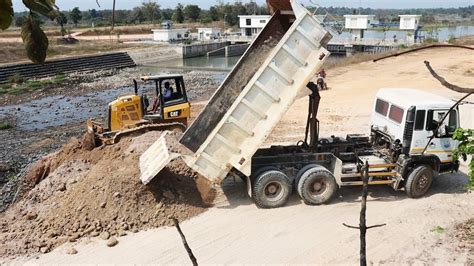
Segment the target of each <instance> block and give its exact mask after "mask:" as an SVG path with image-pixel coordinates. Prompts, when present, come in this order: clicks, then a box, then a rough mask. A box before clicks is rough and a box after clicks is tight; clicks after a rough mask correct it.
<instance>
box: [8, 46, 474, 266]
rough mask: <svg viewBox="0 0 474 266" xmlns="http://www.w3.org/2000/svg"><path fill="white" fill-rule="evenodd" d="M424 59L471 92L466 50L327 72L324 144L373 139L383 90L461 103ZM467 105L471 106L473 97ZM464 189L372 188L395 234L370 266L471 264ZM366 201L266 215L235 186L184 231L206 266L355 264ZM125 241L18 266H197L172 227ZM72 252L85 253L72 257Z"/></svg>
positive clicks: (444, 183) (373, 247)
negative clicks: (349, 137)
mask: <svg viewBox="0 0 474 266" xmlns="http://www.w3.org/2000/svg"><path fill="white" fill-rule="evenodd" d="M424 60H429V61H430V62H431V63H432V66H433V67H434V68H435V69H436V70H437V71H438V72H439V74H441V75H442V76H444V77H446V78H447V79H448V80H449V81H452V82H455V83H456V84H458V85H460V86H469V87H472V81H473V77H474V76H473V74H472V73H473V72H474V64H473V63H472V62H474V53H472V52H471V51H464V50H459V49H456V50H454V49H443V50H441V49H437V50H429V51H424V52H419V53H416V54H411V55H406V56H403V57H399V58H392V59H387V60H384V61H380V62H377V63H372V62H367V63H362V64H358V65H352V66H348V67H341V68H337V69H334V70H332V71H331V72H330V73H328V74H329V78H328V84H329V87H330V90H329V91H323V92H322V102H321V107H320V111H319V114H320V121H321V131H322V135H332V134H335V135H342V134H345V133H348V132H350V133H367V132H368V129H369V122H370V120H369V119H370V111H371V108H372V104H373V99H374V95H375V93H376V91H377V89H379V88H381V87H412V88H418V89H422V90H428V91H431V92H433V93H437V94H441V95H445V96H447V97H450V98H454V99H457V98H460V97H461V95H460V94H457V93H454V92H450V91H448V90H447V89H444V88H443V87H442V86H441V85H440V84H438V83H437V81H436V80H434V79H433V78H432V77H431V76H430V74H429V73H428V71H427V70H426V68H425V66H424V64H423V61H424ZM468 100H469V101H471V102H473V101H474V97H471V98H470V99H468ZM306 109H307V100H306V99H302V100H299V101H297V102H296V103H295V104H294V105H293V106H292V108H291V110H290V111H289V113H288V115H287V116H286V117H285V118H284V119H283V120H282V121H281V123H280V124H279V125H278V126H277V127H276V129H275V130H274V132H273V134H272V135H271V136H270V138H269V140H268V141H267V143H275V142H281V143H284V142H295V141H297V140H298V139H300V138H302V137H303V132H304V124H305V117H306ZM473 115H474V108H473V107H472V105H464V106H462V110H461V120H462V121H463V122H462V126H464V127H471V128H472V127H473V123H474V119H473V117H474V116H473ZM464 170H465V167H464ZM465 184H466V175H465V174H462V173H459V174H450V175H444V176H438V177H436V178H435V181H434V183H433V186H432V189H431V190H430V192H429V193H428V195H427V196H426V197H424V198H421V199H409V198H407V197H406V196H405V194H404V192H402V191H399V192H395V191H393V190H391V189H390V188H388V187H385V186H377V187H372V188H371V189H370V198H369V202H368V214H367V215H368V223H369V224H379V223H387V225H386V226H385V227H383V228H377V229H372V230H370V231H369V232H368V239H367V244H368V248H367V255H368V262H369V263H388V264H400V263H404V264H405V263H409V264H412V263H419V264H421V263H423V264H435V263H436V264H446V263H458V264H461V263H469V262H468V261H467V258H468V254H469V249H468V248H466V247H465V246H464V247H463V246H461V245H460V242H459V240H457V238H456V237H454V235H455V234H456V233H457V231H456V230H457V229H456V228H457V225H458V224H460V223H463V222H465V221H466V220H468V219H469V218H472V217H473V216H474V194H473V193H470V194H467V193H465V190H464V185H465ZM359 194H360V188H344V189H341V190H340V197H338V198H337V199H335V200H334V201H333V202H332V203H331V204H329V205H324V206H318V207H314V206H307V205H304V204H303V203H301V202H300V200H299V199H298V198H297V197H295V196H293V197H292V199H291V201H290V203H289V204H288V205H287V206H286V207H283V208H278V209H270V210H262V209H258V208H257V207H256V206H255V205H254V204H253V202H252V201H251V200H250V199H249V198H248V197H247V196H246V194H245V192H244V186H243V184H242V183H241V182H240V181H234V180H232V179H229V180H227V182H225V183H224V184H223V188H222V191H221V195H220V196H218V202H217V204H216V206H215V207H214V208H212V209H210V210H209V211H207V212H205V213H203V214H201V215H200V216H198V217H196V218H193V219H191V220H188V221H186V222H184V223H182V229H183V231H184V233H185V234H186V236H187V239H188V242H189V245H190V246H191V248H192V249H193V251H194V253H195V255H196V257H197V259H198V261H199V262H200V263H258V264H259V263H331V264H335V263H346V264H347V263H351V264H355V263H357V262H358V252H359V240H358V231H356V230H353V229H348V228H346V227H344V226H342V223H343V222H345V223H348V224H354V225H356V224H357V223H358V215H359V209H360V201H359V196H358V195H359ZM436 228H442V229H443V230H436ZM119 240H120V244H119V245H118V246H116V247H114V248H109V247H107V246H106V244H105V242H104V241H102V240H99V239H97V238H91V239H89V240H83V241H81V242H79V243H68V244H66V245H65V246H62V247H59V248H57V249H56V250H54V251H53V252H51V253H48V254H45V255H40V256H37V257H34V258H31V257H30V258H20V259H18V260H17V261H16V262H28V263H32V264H36V263H48V264H53V263H189V259H188V257H187V255H186V252H185V250H184V248H183V246H182V244H181V240H180V238H179V235H178V233H177V232H176V230H175V229H174V228H159V229H153V230H148V231H142V232H139V233H137V234H133V235H128V236H124V237H120V238H119ZM71 245H74V247H75V249H76V250H77V251H78V253H77V254H75V255H68V254H66V250H67V249H68V247H69V246H71ZM131 251H133V252H131ZM471 255H472V254H471Z"/></svg>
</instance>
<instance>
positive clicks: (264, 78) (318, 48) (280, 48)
mask: <svg viewBox="0 0 474 266" xmlns="http://www.w3.org/2000/svg"><path fill="white" fill-rule="evenodd" d="M292 9H293V12H288V11H285V12H279V11H276V12H275V13H274V15H273V16H272V18H271V20H270V21H269V23H268V24H267V25H266V26H265V28H264V29H263V30H262V31H261V33H260V34H259V35H258V37H257V38H256V39H255V40H254V41H253V43H252V44H251V45H250V47H249V48H248V50H247V51H246V52H245V54H244V55H243V56H242V58H241V59H240V60H239V62H238V63H237V64H236V66H235V67H234V69H233V70H232V71H231V72H230V73H229V75H228V76H227V77H226V79H225V80H224V82H223V83H222V84H221V86H220V87H219V88H218V90H217V91H216V92H215V94H214V95H213V96H212V98H211V99H210V101H209V103H208V104H207V105H206V107H205V108H204V110H203V111H202V112H201V113H200V115H199V116H198V117H197V118H196V120H195V121H194V122H193V124H192V125H191V126H190V127H189V128H188V129H187V130H186V132H185V133H184V135H183V136H182V138H181V140H180V143H181V144H182V145H184V146H185V147H186V148H188V149H189V150H190V151H191V152H192V154H188V155H183V159H184V161H185V162H186V164H187V165H188V166H189V167H191V168H192V169H194V170H195V171H197V172H198V173H199V174H201V175H202V176H204V177H206V178H207V179H209V180H210V181H212V182H215V183H219V181H220V180H222V179H223V178H225V177H226V176H227V174H228V173H229V171H230V170H231V169H232V168H235V169H237V170H238V171H240V172H242V173H243V174H245V175H247V176H249V175H250V172H251V158H252V156H253V155H254V153H255V152H256V151H257V149H258V148H259V147H260V146H261V145H262V143H263V142H264V141H265V139H266V138H267V136H268V135H269V134H270V133H271V131H272V130H273V128H274V127H275V126H276V124H277V123H278V122H279V121H280V119H281V117H283V115H284V114H285V113H286V112H287V110H288V109H289V107H290V106H291V105H292V103H293V102H294V101H295V100H296V99H298V98H300V97H302V96H305V95H308V94H309V93H310V91H309V90H308V89H307V88H306V85H307V83H308V82H309V81H310V80H311V78H312V77H314V75H315V74H316V72H317V71H318V70H319V69H320V68H321V66H322V64H323V62H324V60H325V59H326V58H327V57H328V56H329V52H328V51H327V50H326V49H325V48H324V47H323V46H324V45H326V44H327V42H328V41H329V40H330V39H331V35H330V34H329V33H328V32H327V31H326V30H325V29H324V28H323V27H322V26H321V25H320V23H319V22H318V20H317V19H316V18H315V17H314V16H312V14H311V13H310V12H309V11H308V10H307V9H306V8H304V7H303V6H302V5H300V4H299V3H297V2H295V1H293V2H292ZM157 143H161V144H160V145H158V144H157V145H153V146H152V147H151V148H150V149H149V150H148V151H146V152H145V153H144V154H143V155H142V158H141V159H140V169H141V171H142V176H141V179H142V182H143V183H148V182H149V181H150V180H151V179H152V178H153V177H154V176H155V175H156V174H158V172H159V171H160V170H161V169H162V168H163V167H164V166H165V165H166V164H167V163H168V162H169V161H170V160H171V159H172V158H174V157H175V156H174V155H172V153H170V152H169V151H168V150H166V149H163V143H164V138H163V139H160V140H158V141H157ZM159 147H161V148H159Z"/></svg>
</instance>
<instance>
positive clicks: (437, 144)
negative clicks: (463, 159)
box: [423, 109, 459, 163]
mask: <svg viewBox="0 0 474 266" xmlns="http://www.w3.org/2000/svg"><path fill="white" fill-rule="evenodd" d="M448 111H449V110H447V109H434V110H428V111H427V112H426V125H425V129H426V132H427V133H428V136H431V135H433V134H434V131H435V130H436V128H437V127H438V125H439V124H440V122H441V120H442V119H443V117H444V116H445V115H446V113H447V112H448ZM458 126H459V112H458V110H452V111H451V112H450V113H449V114H448V117H446V119H445V120H444V121H443V122H442V123H441V125H440V126H439V129H438V132H436V134H435V136H434V138H433V139H432V140H431V142H430V143H429V144H428V148H427V149H426V153H428V154H435V155H436V156H438V158H439V159H440V161H441V163H451V162H452V161H453V159H452V150H453V149H454V148H455V147H456V145H457V141H455V140H453V139H452V136H453V133H454V131H455V130H456V129H457V128H458ZM427 141H429V139H428V138H427V139H426V141H425V145H426V142H427ZM423 148H424V147H423Z"/></svg>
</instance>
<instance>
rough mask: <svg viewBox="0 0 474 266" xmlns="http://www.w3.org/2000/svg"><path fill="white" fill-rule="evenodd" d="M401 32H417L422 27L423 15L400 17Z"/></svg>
mask: <svg viewBox="0 0 474 266" xmlns="http://www.w3.org/2000/svg"><path fill="white" fill-rule="evenodd" d="M399 17H400V29H401V30H417V29H418V26H420V20H421V15H399Z"/></svg>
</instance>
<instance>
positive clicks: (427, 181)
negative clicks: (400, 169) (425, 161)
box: [405, 165, 433, 198]
mask: <svg viewBox="0 0 474 266" xmlns="http://www.w3.org/2000/svg"><path fill="white" fill-rule="evenodd" d="M431 183H433V169H431V167H429V166H428V165H419V166H417V167H415V168H414V169H413V170H412V171H411V172H410V174H409V175H408V178H407V180H406V182H405V192H406V193H407V195H408V197H410V198H419V197H421V196H423V195H425V193H426V192H427V191H428V189H429V188H430V186H431Z"/></svg>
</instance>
